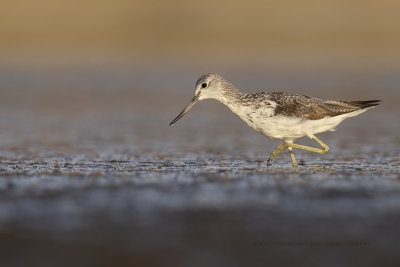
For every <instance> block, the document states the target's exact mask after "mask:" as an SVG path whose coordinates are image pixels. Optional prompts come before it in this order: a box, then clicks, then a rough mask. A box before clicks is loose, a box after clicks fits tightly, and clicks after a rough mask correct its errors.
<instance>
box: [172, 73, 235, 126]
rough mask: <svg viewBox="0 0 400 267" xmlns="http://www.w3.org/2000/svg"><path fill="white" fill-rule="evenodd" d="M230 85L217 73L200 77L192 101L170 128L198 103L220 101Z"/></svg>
mask: <svg viewBox="0 0 400 267" xmlns="http://www.w3.org/2000/svg"><path fill="white" fill-rule="evenodd" d="M226 85H229V84H228V83H227V82H226V81H225V80H224V79H223V78H222V77H221V76H219V75H218V74H215V73H208V74H204V75H202V76H200V78H199V79H198V80H197V82H196V92H195V94H194V97H193V99H192V101H191V102H190V103H189V105H187V106H186V107H185V108H184V109H183V110H182V112H181V113H179V115H178V116H177V117H176V118H175V119H174V120H173V121H172V122H171V123H170V124H169V125H170V126H171V125H173V124H174V123H175V122H177V121H178V120H179V119H180V118H182V117H183V116H184V115H185V114H186V113H187V112H188V111H189V109H191V108H192V107H193V106H194V105H195V104H196V103H197V102H199V101H201V100H203V99H210V98H213V99H219V98H220V97H222V96H223V94H224V88H226Z"/></svg>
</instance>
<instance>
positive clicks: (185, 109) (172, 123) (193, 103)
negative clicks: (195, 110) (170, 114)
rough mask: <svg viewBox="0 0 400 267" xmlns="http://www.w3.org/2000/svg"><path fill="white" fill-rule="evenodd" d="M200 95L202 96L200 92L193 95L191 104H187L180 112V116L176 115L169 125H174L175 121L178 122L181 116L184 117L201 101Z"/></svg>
mask: <svg viewBox="0 0 400 267" xmlns="http://www.w3.org/2000/svg"><path fill="white" fill-rule="evenodd" d="M199 96H200V94H198V95H197V96H195V97H193V99H192V102H190V104H189V105H187V106H186V107H185V108H184V109H183V110H182V111H181V113H179V115H178V116H176V118H175V119H174V120H173V121H172V122H171V123H170V124H169V126H172V125H174V124H175V122H177V121H178V120H179V119H180V118H182V117H183V116H184V115H185V114H186V113H187V112H188V111H189V109H191V108H192V107H193V106H194V105H195V104H196V103H197V102H199Z"/></svg>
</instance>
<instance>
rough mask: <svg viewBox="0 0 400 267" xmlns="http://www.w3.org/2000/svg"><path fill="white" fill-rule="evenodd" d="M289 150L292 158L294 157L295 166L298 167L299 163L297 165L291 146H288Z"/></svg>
mask: <svg viewBox="0 0 400 267" xmlns="http://www.w3.org/2000/svg"><path fill="white" fill-rule="evenodd" d="M288 150H289V154H290V158H291V159H292V164H293V167H294V168H297V167H298V165H297V162H296V159H295V157H294V153H293V149H292V148H291V147H288Z"/></svg>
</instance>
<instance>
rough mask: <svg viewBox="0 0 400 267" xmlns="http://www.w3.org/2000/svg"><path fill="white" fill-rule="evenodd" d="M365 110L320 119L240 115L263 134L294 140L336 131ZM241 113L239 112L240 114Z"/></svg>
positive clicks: (259, 114)
mask: <svg viewBox="0 0 400 267" xmlns="http://www.w3.org/2000/svg"><path fill="white" fill-rule="evenodd" d="M364 111H366V110H365V109H364V110H358V111H355V112H351V113H347V114H342V115H339V116H334V117H326V118H324V119H320V120H309V119H303V118H298V117H286V116H271V117H266V116H265V115H263V114H261V113H258V112H255V113H253V114H251V116H247V115H246V116H240V117H241V118H242V119H243V120H244V121H245V122H246V123H247V124H248V125H249V126H250V127H251V128H253V129H254V130H255V131H257V132H260V133H261V134H263V135H265V136H267V137H270V138H275V139H282V140H287V141H292V140H294V139H297V138H300V137H303V136H308V137H310V138H312V137H313V136H314V134H318V133H322V132H326V131H334V130H335V127H336V126H337V125H338V124H339V123H341V122H342V121H343V120H345V119H346V118H349V117H353V116H356V115H359V114H360V113H363V112H364ZM238 115H239V114H238Z"/></svg>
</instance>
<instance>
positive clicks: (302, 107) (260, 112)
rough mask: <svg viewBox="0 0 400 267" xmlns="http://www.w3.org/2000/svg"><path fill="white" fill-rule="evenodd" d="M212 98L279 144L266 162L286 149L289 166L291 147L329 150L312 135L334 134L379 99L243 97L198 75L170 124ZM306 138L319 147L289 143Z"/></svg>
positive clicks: (222, 83) (207, 76) (284, 95)
mask: <svg viewBox="0 0 400 267" xmlns="http://www.w3.org/2000/svg"><path fill="white" fill-rule="evenodd" d="M204 99H216V100H217V101H219V102H221V103H222V104H224V105H225V106H227V107H228V108H229V109H230V110H231V111H232V112H233V113H235V114H236V115H237V116H239V118H241V119H242V120H244V121H245V122H246V123H247V125H249V126H250V127H251V128H252V129H254V130H255V131H257V132H259V133H261V134H263V135H264V136H267V137H270V138H274V139H279V140H281V141H282V143H281V144H280V145H279V146H278V147H277V148H276V149H275V150H274V151H273V152H272V153H271V155H270V157H269V159H268V161H267V163H268V165H269V164H270V161H272V160H274V159H275V158H276V157H277V156H278V155H279V154H280V153H281V152H282V151H283V150H285V149H288V150H289V154H290V157H291V160H292V164H293V167H297V166H298V164H297V162H296V159H295V157H294V154H293V150H292V149H293V148H297V149H303V150H307V151H311V152H315V153H319V154H325V153H327V152H328V151H329V147H328V146H327V145H326V144H324V143H323V142H322V141H321V140H320V139H318V138H317V137H316V136H315V134H319V133H323V132H326V131H334V130H335V127H336V126H337V125H338V124H339V123H341V122H342V121H343V120H345V119H347V118H350V117H354V116H357V115H359V114H361V113H363V112H365V111H366V110H368V109H370V108H372V107H375V106H377V105H378V103H379V100H367V101H334V100H321V99H318V98H315V97H309V96H305V95H298V94H291V93H283V92H271V93H267V92H259V93H255V94H245V93H241V92H239V91H238V90H237V89H236V88H235V87H234V86H233V85H232V84H231V83H229V82H227V81H226V80H224V79H223V78H222V77H221V76H220V75H218V74H215V73H209V74H205V75H202V76H201V77H200V78H199V79H198V80H197V82H196V92H195V95H194V97H193V99H192V101H191V102H190V103H189V105H187V106H186V107H185V108H184V109H183V110H182V112H181V113H179V115H178V116H177V117H176V118H175V119H174V120H173V121H172V122H171V123H170V126H171V125H173V124H174V123H176V122H177V121H178V120H179V119H180V118H182V117H183V116H184V115H185V114H186V113H187V112H188V111H189V109H191V108H192V107H193V106H194V105H195V104H196V103H197V102H199V101H201V100H204ZM303 136H308V137H309V138H311V139H313V140H314V141H316V142H317V143H318V144H319V145H320V146H321V148H314V147H309V146H304V145H299V144H295V143H293V142H294V140H296V139H297V138H300V137H303Z"/></svg>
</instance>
